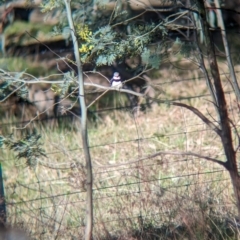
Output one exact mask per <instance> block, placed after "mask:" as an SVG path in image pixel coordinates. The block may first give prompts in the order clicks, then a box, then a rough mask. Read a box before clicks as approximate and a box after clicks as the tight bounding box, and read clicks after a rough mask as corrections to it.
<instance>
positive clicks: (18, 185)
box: [1, 60, 239, 240]
mask: <svg viewBox="0 0 240 240" xmlns="http://www.w3.org/2000/svg"><path fill="white" fill-rule="evenodd" d="M176 64H178V66H181V68H182V69H184V70H182V71H180V70H179V68H172V69H169V67H168V68H166V66H167V65H166V66H164V65H163V67H162V69H161V70H160V72H159V73H158V74H160V78H159V79H158V80H155V81H154V82H153V83H154V85H155V86H158V88H161V90H162V92H161V94H160V96H159V98H161V99H168V100H170V99H182V98H187V99H183V100H181V101H182V102H184V103H187V104H190V105H192V106H194V107H196V108H198V109H199V110H200V111H202V112H203V113H204V114H205V115H206V116H207V117H208V118H209V119H211V120H213V121H216V120H217V116H216V114H215V113H214V107H213V104H212V103H211V98H210V96H209V95H208V91H207V89H206V86H205V82H204V79H202V78H201V74H200V73H199V72H198V71H197V69H195V68H194V67H193V66H192V65H190V63H189V61H186V60H184V61H179V62H177V63H176ZM221 64H222V63H221ZM190 66H191V67H190ZM185 69H188V70H185ZM222 69H225V68H224V67H222ZM155 74H156V73H155ZM193 77H194V78H200V79H199V80H196V79H195V80H186V81H183V80H184V79H192V78H193ZM226 79H227V76H225V75H223V79H222V80H223V83H224V88H225V90H226V91H228V90H230V89H231V88H230V87H229V83H228V82H227V81H226ZM195 96H199V97H196V98H191V97H195ZM226 97H227V101H228V102H229V108H230V109H229V110H230V115H231V118H232V119H233V121H234V123H235V124H236V126H237V127H238V122H239V112H238V109H237V108H236V103H235V101H234V96H233V94H232V93H229V94H227V95H226ZM102 120H103V121H102V122H101V123H99V124H98V126H97V127H93V126H90V127H89V143H90V146H91V155H92V161H93V176H94V192H93V194H94V239H132V240H133V239H237V235H238V232H237V230H236V229H234V228H233V227H232V226H231V224H229V221H230V220H232V221H233V220H234V216H235V214H236V207H235V205H234V196H233V192H232V187H231V183H230V180H229V176H228V173H227V172H226V171H225V170H224V169H223V168H222V167H220V166H218V165H216V164H214V163H211V162H208V161H206V160H204V159H200V158H197V157H194V156H187V155H184V154H180V155H172V154H159V155H158V156H155V157H152V158H145V159H143V158H144V157H147V156H150V155H153V154H156V153H158V152H159V151H186V152H194V153H197V154H200V155H204V156H209V157H212V158H215V157H216V158H218V159H221V160H224V159H225V157H224V154H223V149H222V146H221V143H220V140H219V139H218V137H217V136H216V134H215V133H213V132H212V131H211V130H210V129H208V128H207V127H206V126H205V125H204V124H203V122H202V121H201V120H200V119H198V117H196V116H195V115H194V114H193V113H191V112H189V110H187V109H184V108H179V107H174V106H169V105H168V104H165V105H164V104H162V105H158V106H155V107H154V109H153V110H152V111H147V112H146V113H142V114H141V115H140V116H139V117H138V118H135V119H134V118H133V116H132V114H131V112H130V111H129V112H127V111H110V112H109V113H108V114H107V116H104V117H103V119H102ZM38 131H41V135H42V143H43V147H44V149H45V151H46V153H47V158H43V159H40V160H39V164H38V166H37V167H36V168H35V169H30V168H29V167H27V166H26V164H25V160H24V159H20V160H17V159H16V158H15V157H14V154H13V153H12V152H10V151H9V150H8V149H4V150H2V154H1V161H2V163H3V172H4V176H5V182H4V183H5V188H6V198H7V199H6V200H7V210H8V222H9V223H10V224H11V225H16V226H22V228H24V229H26V230H27V231H28V233H29V234H30V235H31V237H32V238H33V239H82V236H83V230H84V219H85V194H86V193H85V169H84V164H85V163H84V157H83V152H82V146H81V136H80V133H79V132H77V131H71V130H69V129H68V128H63V129H55V130H52V129H50V128H47V127H44V128H38ZM16 135H18V134H16ZM236 144H237V142H236ZM139 159H142V160H139Z"/></svg>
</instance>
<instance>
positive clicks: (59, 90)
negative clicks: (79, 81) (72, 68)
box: [51, 72, 74, 97]
mask: <svg viewBox="0 0 240 240" xmlns="http://www.w3.org/2000/svg"><path fill="white" fill-rule="evenodd" d="M73 78H74V76H73V72H66V73H64V76H63V82H62V83H59V84H52V87H51V89H52V90H53V91H54V92H55V93H56V94H58V95H59V96H60V97H64V96H66V94H67V93H68V92H69V91H68V90H69V89H70V87H72V85H74V82H73Z"/></svg>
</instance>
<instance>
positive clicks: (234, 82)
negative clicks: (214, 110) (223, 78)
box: [215, 0, 240, 101]
mask: <svg viewBox="0 0 240 240" xmlns="http://www.w3.org/2000/svg"><path fill="white" fill-rule="evenodd" d="M215 6H216V12H217V20H218V26H219V27H220V29H221V35H222V40H223V45H224V49H225V53H226V58H227V62H228V68H229V70H230V75H231V79H232V85H233V89H234V91H235V94H236V97H237V99H238V101H240V89H239V85H238V82H237V77H236V74H235V71H234V67H233V64H232V58H231V53H230V51H229V46H228V40H227V35H226V29H225V25H224V22H223V17H222V11H221V9H220V4H219V0H215Z"/></svg>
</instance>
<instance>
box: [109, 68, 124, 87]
mask: <svg viewBox="0 0 240 240" xmlns="http://www.w3.org/2000/svg"><path fill="white" fill-rule="evenodd" d="M110 83H111V87H115V88H118V89H120V88H122V86H123V85H122V79H121V77H120V75H119V73H118V72H115V73H114V74H113V77H112V79H111V80H110Z"/></svg>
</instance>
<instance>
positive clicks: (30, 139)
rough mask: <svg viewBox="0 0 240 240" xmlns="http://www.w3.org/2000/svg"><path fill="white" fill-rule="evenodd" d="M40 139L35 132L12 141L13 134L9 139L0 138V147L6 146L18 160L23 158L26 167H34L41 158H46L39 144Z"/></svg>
mask: <svg viewBox="0 0 240 240" xmlns="http://www.w3.org/2000/svg"><path fill="white" fill-rule="evenodd" d="M40 138H41V136H40V135H39V134H37V133H36V132H35V131H34V132H33V133H31V134H30V133H29V134H27V135H26V136H25V137H23V138H22V139H20V140H16V139H14V137H13V134H12V135H10V136H9V137H3V136H0V147H2V146H3V145H6V146H7V147H8V148H9V149H11V150H13V151H14V153H16V154H17V158H18V159H20V158H25V159H26V164H27V166H29V167H34V166H36V165H37V163H38V160H39V159H40V158H41V157H46V155H45V151H44V150H43V149H42V147H41V146H42V144H41V143H40V142H39V140H40Z"/></svg>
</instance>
